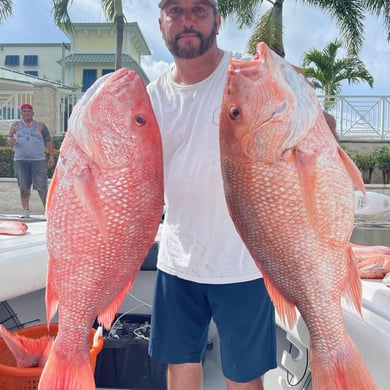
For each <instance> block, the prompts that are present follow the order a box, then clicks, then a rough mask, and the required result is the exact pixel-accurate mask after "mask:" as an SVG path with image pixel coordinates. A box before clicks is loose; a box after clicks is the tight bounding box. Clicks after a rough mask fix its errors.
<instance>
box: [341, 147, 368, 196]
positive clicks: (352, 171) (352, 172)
mask: <svg viewBox="0 0 390 390" xmlns="http://www.w3.org/2000/svg"><path fill="white" fill-rule="evenodd" d="M337 151H338V153H339V156H340V158H341V160H342V161H343V164H344V166H345V169H346V170H347V172H348V174H349V176H350V177H351V179H352V182H353V184H354V185H355V187H357V189H358V190H360V191H361V192H362V193H363V194H364V195H366V189H365V187H364V182H363V179H362V174H361V172H360V170H359V168H358V167H357V166H356V165H355V163H354V162H353V161H352V160H351V158H350V157H349V156H348V154H347V153H346V152H345V151H344V149H343V148H342V147H341V146H339V147H338V149H337Z"/></svg>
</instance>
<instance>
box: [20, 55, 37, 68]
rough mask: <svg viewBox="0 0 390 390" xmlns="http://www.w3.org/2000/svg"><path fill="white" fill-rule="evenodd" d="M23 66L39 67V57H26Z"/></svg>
mask: <svg viewBox="0 0 390 390" xmlns="http://www.w3.org/2000/svg"><path fill="white" fill-rule="evenodd" d="M23 65H28V66H34V65H35V66H36V65H38V56H37V55H33V56H24V59H23Z"/></svg>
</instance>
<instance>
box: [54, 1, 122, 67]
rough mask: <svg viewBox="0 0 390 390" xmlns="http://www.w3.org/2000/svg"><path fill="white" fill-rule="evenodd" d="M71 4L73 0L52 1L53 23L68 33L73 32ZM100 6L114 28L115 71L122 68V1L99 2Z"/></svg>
mask: <svg viewBox="0 0 390 390" xmlns="http://www.w3.org/2000/svg"><path fill="white" fill-rule="evenodd" d="M72 2H73V0H53V13H54V21H55V23H56V24H57V26H59V27H63V28H64V29H65V30H66V31H68V32H74V30H73V26H72V22H71V20H70V17H69V13H68V8H69V6H70V4H72ZM101 5H102V8H103V10H104V12H105V14H106V18H107V20H108V21H110V22H112V23H113V24H114V26H115V28H116V59H115V69H119V68H121V67H122V50H123V30H124V23H125V20H126V18H125V15H124V13H123V6H122V0H101Z"/></svg>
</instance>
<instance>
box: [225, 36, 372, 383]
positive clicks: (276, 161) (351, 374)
mask: <svg viewBox="0 0 390 390" xmlns="http://www.w3.org/2000/svg"><path fill="white" fill-rule="evenodd" d="M220 150H221V169H222V175H223V181H224V190H225V196H226V201H227V205H228V208H229V211H230V214H231V217H232V220H233V222H234V224H235V226H236V228H237V231H238V232H239V234H240V236H241V237H242V239H243V241H244V243H245V244H246V246H247V247H248V250H249V251H250V253H251V254H252V257H253V258H254V260H255V262H256V265H257V266H258V268H259V269H260V271H261V272H262V273H263V277H264V281H265V284H266V286H267V289H268V291H269V293H270V296H271V299H272V300H273V302H274V304H275V308H276V310H277V311H278V314H279V316H280V318H281V319H282V321H284V323H285V324H286V325H288V326H290V327H291V326H293V325H294V324H295V323H296V319H297V312H296V308H297V309H298V310H299V312H300V314H301V315H302V318H303V319H304V321H305V324H306V326H307V328H308V331H309V334H310V361H311V370H312V379H313V389H314V390H325V389H326V390H327V389H330V388H332V389H340V390H341V389H342V390H363V389H364V390H368V389H370V390H373V389H376V386H375V383H374V381H373V379H372V378H371V376H370V374H369V372H368V369H367V368H366V366H365V364H364V362H363V360H362V358H361V356H360V355H359V353H358V351H357V349H356V348H355V346H354V345H353V343H352V341H351V339H350V338H349V335H348V333H347V331H346V329H345V326H344V322H343V316H342V307H341V297H342V295H345V297H346V298H347V299H349V301H350V302H351V303H352V304H353V305H354V306H355V307H356V309H357V310H358V311H359V312H360V311H361V284H360V279H359V275H358V271H357V268H356V264H355V263H354V260H353V254H352V249H351V246H350V243H349V240H350V236H351V233H352V229H353V221H354V193H353V188H354V187H353V186H354V185H356V186H357V187H359V188H360V189H361V190H362V191H364V185H363V182H362V180H361V175H360V172H359V171H358V169H357V168H356V166H355V165H354V164H353V162H352V161H351V160H350V159H349V157H348V156H347V155H346V154H345V152H344V151H343V150H342V149H341V147H340V146H339V145H338V143H337V141H336V140H335V138H334V137H333V135H332V133H331V131H330V129H329V127H328V126H327V124H326V122H325V118H324V115H323V113H322V110H321V107H320V105H319V103H318V101H317V99H316V97H315V91H314V90H313V88H312V87H311V86H310V85H309V83H308V82H307V81H306V80H305V79H304V77H303V76H302V75H300V74H299V73H298V72H296V70H295V69H294V68H293V67H292V66H291V65H289V64H288V63H287V62H286V61H284V60H283V59H281V58H280V57H278V56H277V55H276V54H274V53H273V52H272V51H271V50H270V49H269V48H268V47H267V46H266V45H265V44H264V43H260V44H259V45H258V52H257V55H256V56H255V57H254V58H253V59H252V60H251V61H248V62H241V61H237V60H232V61H231V66H230V68H229V70H228V79H227V83H226V86H225V91H224V96H223V103H222V108H221V114H220Z"/></svg>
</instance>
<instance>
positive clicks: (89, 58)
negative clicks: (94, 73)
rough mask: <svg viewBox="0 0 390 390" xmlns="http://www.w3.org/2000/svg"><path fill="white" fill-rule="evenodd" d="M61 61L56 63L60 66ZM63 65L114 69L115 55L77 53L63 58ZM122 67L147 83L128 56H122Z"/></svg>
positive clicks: (146, 79) (147, 79) (139, 69)
mask: <svg viewBox="0 0 390 390" xmlns="http://www.w3.org/2000/svg"><path fill="white" fill-rule="evenodd" d="M61 62H62V60H60V61H58V63H59V64H61ZM65 64H68V65H95V66H96V65H97V66H110V67H112V68H115V54H110V53H100V54H97V53H77V54H70V55H68V56H66V57H65ZM122 66H123V67H126V68H129V69H132V70H135V71H136V72H137V73H138V74H139V75H140V76H141V77H142V78H143V79H144V81H145V83H146V84H148V83H149V81H150V80H149V78H148V76H147V75H146V73H145V72H144V70H143V69H142V68H141V67H140V66H139V64H138V63H137V62H136V61H135V60H134V59H133V58H132V57H131V56H129V55H128V54H122Z"/></svg>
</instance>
